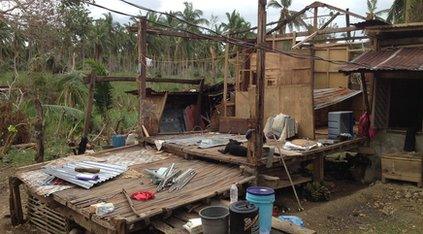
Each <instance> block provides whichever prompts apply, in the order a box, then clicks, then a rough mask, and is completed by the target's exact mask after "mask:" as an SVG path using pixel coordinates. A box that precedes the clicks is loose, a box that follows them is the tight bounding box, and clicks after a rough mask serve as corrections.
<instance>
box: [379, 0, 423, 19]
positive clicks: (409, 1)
mask: <svg viewBox="0 0 423 234" xmlns="http://www.w3.org/2000/svg"><path fill="white" fill-rule="evenodd" d="M422 11H423V1H422V0H394V2H393V3H392V6H391V8H390V9H389V11H388V18H387V19H386V20H387V21H389V22H391V23H405V22H407V23H408V22H421V21H423V14H421V12H422Z"/></svg>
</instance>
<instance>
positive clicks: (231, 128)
mask: <svg viewBox="0 0 423 234" xmlns="http://www.w3.org/2000/svg"><path fill="white" fill-rule="evenodd" d="M251 125H252V121H251V120H250V119H243V118H237V117H226V118H219V132H222V133H234V134H245V133H246V132H247V130H248V129H250V128H251Z"/></svg>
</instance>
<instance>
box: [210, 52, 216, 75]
mask: <svg viewBox="0 0 423 234" xmlns="http://www.w3.org/2000/svg"><path fill="white" fill-rule="evenodd" d="M209 49H210V55H211V76H212V78H213V81H214V82H216V51H215V50H214V48H213V46H210V48H209Z"/></svg>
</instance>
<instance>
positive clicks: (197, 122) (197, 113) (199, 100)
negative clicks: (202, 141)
mask: <svg viewBox="0 0 423 234" xmlns="http://www.w3.org/2000/svg"><path fill="white" fill-rule="evenodd" d="M203 89H204V79H202V80H201V82H200V85H199V86H198V97H197V107H196V108H195V126H201V109H202V106H201V104H202V103H203Z"/></svg>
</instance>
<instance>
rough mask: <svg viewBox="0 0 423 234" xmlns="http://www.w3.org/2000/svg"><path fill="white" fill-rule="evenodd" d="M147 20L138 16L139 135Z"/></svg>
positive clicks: (145, 76)
mask: <svg viewBox="0 0 423 234" xmlns="http://www.w3.org/2000/svg"><path fill="white" fill-rule="evenodd" d="M146 27H147V20H146V18H145V17H144V16H143V17H141V18H140V23H139V25H138V35H137V36H138V62H139V68H140V75H139V76H138V98H139V120H138V122H139V131H140V136H143V135H144V134H143V131H142V126H143V125H144V124H145V123H144V121H145V112H144V110H145V97H146V93H145V88H146V87H145V80H146V79H147V64H146V53H147V42H146V39H147V37H146V31H147V28H146Z"/></svg>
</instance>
